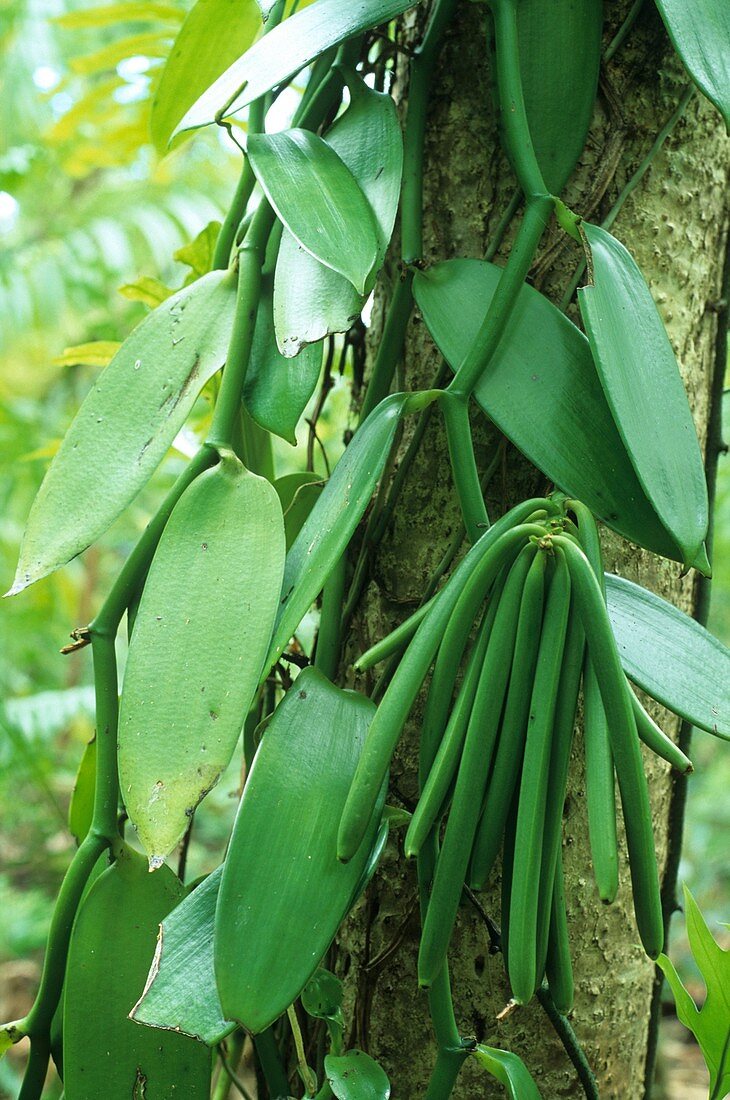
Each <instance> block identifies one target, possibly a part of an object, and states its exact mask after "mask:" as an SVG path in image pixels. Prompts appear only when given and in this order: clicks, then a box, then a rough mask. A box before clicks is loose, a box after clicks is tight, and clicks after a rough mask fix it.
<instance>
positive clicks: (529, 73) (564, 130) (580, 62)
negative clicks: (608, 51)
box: [517, 0, 603, 195]
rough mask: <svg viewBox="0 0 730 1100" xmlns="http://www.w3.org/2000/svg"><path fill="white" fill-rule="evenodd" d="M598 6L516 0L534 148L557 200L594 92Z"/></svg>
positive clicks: (595, 1)
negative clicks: (517, 0) (518, 0)
mask: <svg viewBox="0 0 730 1100" xmlns="http://www.w3.org/2000/svg"><path fill="white" fill-rule="evenodd" d="M602 29H603V2H602V0H520V2H519V3H518V4H517V32H518V37H519V52H520V72H521V75H522V90H523V94H524V97H525V110H526V112H527V121H528V124H529V127H530V136H531V138H532V144H533V148H534V150H535V155H536V157H537V161H538V164H539V165H540V168H541V170H542V174H543V178H544V180H545V183H546V185H547V187H548V190H549V191H551V192H552V193H553V194H555V195H558V194H560V192H561V191H562V189H563V187H564V186H565V183H566V181H567V179H568V177H569V176H570V174H571V172H572V171H573V169H574V168H575V166H576V164H577V163H578V158H579V157H580V155H581V153H582V152H583V146H584V145H585V141H586V137H587V136H588V128H589V127H590V124H591V118H592V116H593V106H594V102H595V98H596V90H597V88H598V69H599V66H600V61H601V31H602Z"/></svg>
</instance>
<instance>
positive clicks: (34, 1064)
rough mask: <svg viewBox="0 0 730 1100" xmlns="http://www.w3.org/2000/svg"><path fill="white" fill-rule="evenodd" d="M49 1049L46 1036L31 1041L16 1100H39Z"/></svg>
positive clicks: (46, 1068) (44, 1078)
mask: <svg viewBox="0 0 730 1100" xmlns="http://www.w3.org/2000/svg"><path fill="white" fill-rule="evenodd" d="M50 1053H51V1048H50V1043H49V1041H48V1038H47V1036H45V1035H39V1036H37V1037H36V1038H33V1039H31V1043H30V1056H29V1058H28V1065H27V1066H26V1069H25V1075H24V1077H23V1084H22V1085H21V1086H20V1092H19V1093H18V1100H40V1097H41V1096H42V1094H43V1085H44V1084H45V1080H46V1074H47V1073H48V1059H49V1057H50Z"/></svg>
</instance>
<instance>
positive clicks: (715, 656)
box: [606, 573, 730, 740]
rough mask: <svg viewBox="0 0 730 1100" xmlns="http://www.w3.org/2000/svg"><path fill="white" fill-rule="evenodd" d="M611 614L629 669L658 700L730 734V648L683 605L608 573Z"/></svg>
mask: <svg viewBox="0 0 730 1100" xmlns="http://www.w3.org/2000/svg"><path fill="white" fill-rule="evenodd" d="M606 600H607V603H608V614H609V618H610V619H611V625H612V626H613V632H614V635H615V637H616V644H617V645H618V650H619V653H620V655H621V663H622V665H623V668H624V672H625V673H626V675H627V676H628V677H629V679H631V680H633V682H634V683H635V684H637V685H638V686H639V687H640V688H641V689H642V690H643V691H645V692H646V693H647V694H648V695H651V697H652V698H653V699H656V700H657V702H659V703H662V704H663V706H665V707H667V708H668V709H669V710H671V711H673V712H674V713H675V714H679V715H681V716H682V718H685V719H686V720H687V721H688V722H691V723H692V724H693V725H695V726H699V727H700V729H703V730H707V731H708V732H709V733H714V734H716V735H717V736H718V737H722V738H723V739H725V740H730V698H729V697H728V691H727V685H728V684H729V683H730V650H729V649H727V647H726V646H724V645H723V644H722V642H720V641H718V639H717V638H714V637H713V636H712V634H710V633H709V631H707V630H705V628H704V627H703V626H700V624H699V623H698V622H696V621H695V620H694V619H691V618H690V617H689V615H685V614H684V612H682V611H680V610H679V608H677V607H674V606H673V604H671V603H668V602H667V601H666V600H663V599H662V598H661V597H660V596H656V595H655V594H654V593H653V592H649V590H648V589H646V588H642V586H641V585H638V584H633V583H632V581H627V580H624V578H623V577H615V576H613V575H612V574H611V573H607V574H606Z"/></svg>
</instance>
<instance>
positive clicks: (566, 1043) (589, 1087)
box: [536, 984, 600, 1100]
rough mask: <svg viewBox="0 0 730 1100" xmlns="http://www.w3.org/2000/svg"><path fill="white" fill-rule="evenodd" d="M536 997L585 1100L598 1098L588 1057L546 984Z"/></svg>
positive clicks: (541, 987) (598, 1099) (596, 1086)
mask: <svg viewBox="0 0 730 1100" xmlns="http://www.w3.org/2000/svg"><path fill="white" fill-rule="evenodd" d="M536 996H537V999H538V1001H539V1002H540V1005H541V1006H542V1008H543V1010H544V1012H545V1015H546V1016H547V1018H548V1020H549V1021H550V1023H551V1024H552V1026H553V1029H554V1031H555V1034H556V1035H557V1036H558V1038H559V1039H560V1042H561V1043H562V1044H563V1048H564V1050H565V1053H566V1054H567V1055H568V1057H569V1058H570V1060H571V1062H572V1063H573V1067H574V1069H575V1072H576V1073H577V1075H578V1080H579V1081H580V1083H581V1086H582V1088H583V1092H584V1093H585V1095H586V1100H600V1097H599V1095H598V1085H597V1084H596V1078H595V1076H594V1074H593V1070H592V1069H591V1067H590V1066H589V1065H588V1059H587V1058H586V1056H585V1051H584V1050H583V1047H582V1046H581V1045H580V1043H579V1042H578V1037H577V1036H576V1034H575V1032H574V1031H573V1028H572V1027H571V1024H570V1021H569V1020H568V1019H567V1018H566V1017H565V1016H563V1015H562V1014H561V1013H560V1012H558V1010H557V1008H556V1007H555V1002H554V1001H553V998H552V996H551V994H550V990H549V988H548V986H547V985H546V984H543V985H542V986H540V988H539V989H538V990H537V994H536Z"/></svg>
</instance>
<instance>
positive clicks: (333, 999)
mask: <svg viewBox="0 0 730 1100" xmlns="http://www.w3.org/2000/svg"><path fill="white" fill-rule="evenodd" d="M343 997H344V989H343V987H342V982H341V981H340V979H339V978H338V977H337V975H336V974H333V973H332V971H331V970H325V969H324V967H320V968H319V970H316V971H315V972H314V974H313V975H312V977H311V978H310V979H309V981H308V982H307V984H306V985H305V987H304V989H303V990H302V998H301V999H302V1008H303V1009H304V1011H305V1012H307V1013H308V1014H309V1015H310V1016H314V1017H315V1019H318V1020H330V1019H332V1018H334V1017H337V1016H339V1014H340V1012H341V1009H342V999H343Z"/></svg>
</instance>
